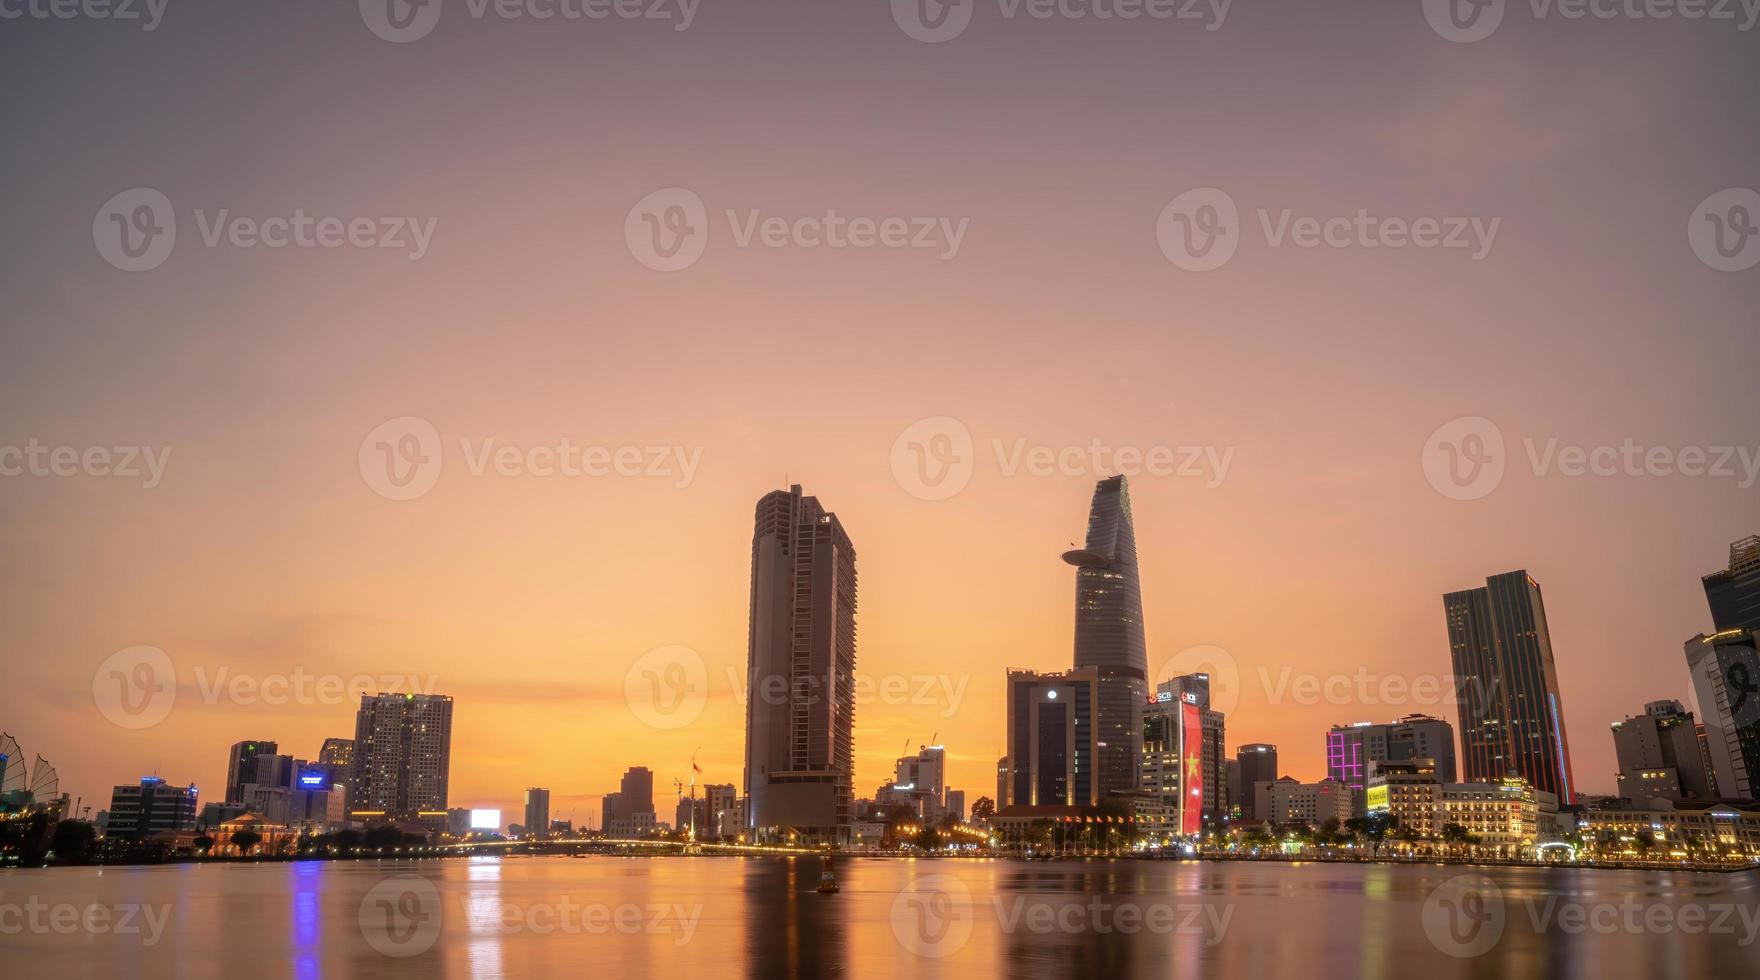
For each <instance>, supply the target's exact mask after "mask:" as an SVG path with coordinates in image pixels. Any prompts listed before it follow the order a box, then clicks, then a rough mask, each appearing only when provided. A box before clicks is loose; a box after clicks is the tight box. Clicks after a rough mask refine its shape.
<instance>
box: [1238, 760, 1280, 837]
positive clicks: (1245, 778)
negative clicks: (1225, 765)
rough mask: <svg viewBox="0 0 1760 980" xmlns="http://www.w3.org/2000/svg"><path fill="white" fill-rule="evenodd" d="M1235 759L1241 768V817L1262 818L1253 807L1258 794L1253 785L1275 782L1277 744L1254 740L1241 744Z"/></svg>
mask: <svg viewBox="0 0 1760 980" xmlns="http://www.w3.org/2000/svg"><path fill="white" fill-rule="evenodd" d="M1235 760H1236V761H1237V762H1239V763H1240V768H1241V777H1240V784H1241V795H1240V800H1239V804H1240V808H1241V817H1242V818H1243V819H1245V820H1248V821H1252V820H1262V819H1264V817H1263V816H1262V815H1261V814H1260V813H1259V812H1258V811H1257V810H1256V809H1254V801H1255V800H1256V799H1257V798H1258V794H1257V793H1255V792H1254V790H1253V787H1255V786H1257V785H1258V784H1260V783H1275V782H1277V746H1275V745H1266V744H1265V743H1263V742H1254V743H1252V744H1250V745H1243V746H1241V747H1240V748H1238V749H1236V750H1235Z"/></svg>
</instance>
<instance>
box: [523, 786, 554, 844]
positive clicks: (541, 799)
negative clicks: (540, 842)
mask: <svg viewBox="0 0 1760 980" xmlns="http://www.w3.org/2000/svg"><path fill="white" fill-rule="evenodd" d="M526 834H527V835H528V836H532V837H548V836H550V791H549V790H547V789H541V788H539V787H536V786H534V787H531V788H529V789H527V790H526Z"/></svg>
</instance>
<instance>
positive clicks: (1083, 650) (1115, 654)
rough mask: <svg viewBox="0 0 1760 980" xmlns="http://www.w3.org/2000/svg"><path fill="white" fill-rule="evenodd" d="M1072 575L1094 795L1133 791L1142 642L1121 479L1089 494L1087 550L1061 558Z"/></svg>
mask: <svg viewBox="0 0 1760 980" xmlns="http://www.w3.org/2000/svg"><path fill="white" fill-rule="evenodd" d="M1063 560H1064V561H1066V562H1068V563H1070V564H1071V565H1074V566H1075V567H1076V649H1075V665H1076V666H1077V667H1094V668H1096V669H1097V670H1098V671H1099V674H1100V682H1099V698H1098V699H1097V700H1098V711H1099V717H1098V718H1096V719H1095V726H1094V727H1095V731H1096V733H1097V734H1098V736H1099V741H1100V743H1101V744H1100V752H1099V762H1098V764H1097V766H1096V773H1095V775H1096V777H1097V778H1096V780H1095V783H1096V786H1095V788H1096V792H1097V795H1098V796H1099V797H1100V799H1102V800H1104V799H1105V798H1106V796H1107V795H1108V794H1109V793H1114V792H1120V791H1126V790H1133V789H1136V787H1137V768H1138V756H1139V755H1141V754H1142V753H1141V750H1142V739H1143V704H1144V702H1145V701H1146V700H1147V699H1148V697H1149V684H1148V671H1149V656H1148V650H1147V644H1146V643H1145V642H1144V638H1143V591H1142V586H1141V584H1140V583H1139V581H1138V579H1137V535H1136V528H1135V527H1134V526H1133V524H1132V522H1131V497H1130V487H1129V485H1128V484H1127V483H1126V481H1125V478H1124V477H1122V476H1115V477H1111V478H1110V479H1105V480H1101V481H1100V482H1099V483H1098V484H1096V485H1095V486H1094V502H1093V504H1092V505H1091V506H1090V507H1089V509H1088V540H1087V546H1086V547H1083V548H1078V549H1076V550H1074V551H1067V552H1065V553H1064V555H1063Z"/></svg>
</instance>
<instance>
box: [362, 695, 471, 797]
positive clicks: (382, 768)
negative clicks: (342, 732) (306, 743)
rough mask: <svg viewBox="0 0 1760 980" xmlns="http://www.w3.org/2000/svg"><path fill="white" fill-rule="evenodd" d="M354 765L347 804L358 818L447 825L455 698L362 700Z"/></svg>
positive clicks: (379, 697)
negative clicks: (445, 823)
mask: <svg viewBox="0 0 1760 980" xmlns="http://www.w3.org/2000/svg"><path fill="white" fill-rule="evenodd" d="M350 766H351V772H350V773H349V784H348V786H349V793H348V805H349V811H350V814H351V815H352V816H353V817H354V818H355V819H358V820H366V821H372V820H376V819H383V820H392V821H397V820H423V821H427V822H430V823H435V822H438V824H440V825H443V824H444V821H445V819H446V797H447V780H448V778H449V776H450V774H451V769H452V699H451V698H450V697H447V696H446V695H443V694H363V695H361V706H360V710H359V711H358V712H356V713H355V721H354V755H353V758H352V759H351V760H350Z"/></svg>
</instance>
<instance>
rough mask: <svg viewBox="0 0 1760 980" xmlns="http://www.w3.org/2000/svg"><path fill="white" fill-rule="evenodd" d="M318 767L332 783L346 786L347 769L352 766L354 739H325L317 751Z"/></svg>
mask: <svg viewBox="0 0 1760 980" xmlns="http://www.w3.org/2000/svg"><path fill="white" fill-rule="evenodd" d="M318 765H320V766H323V767H324V769H325V770H326V771H328V772H329V773H330V779H331V780H332V781H333V782H338V783H343V784H347V782H348V772H349V769H350V768H352V767H353V765H354V739H352V738H327V739H325V740H324V745H323V747H322V748H320V749H319V750H318Z"/></svg>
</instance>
